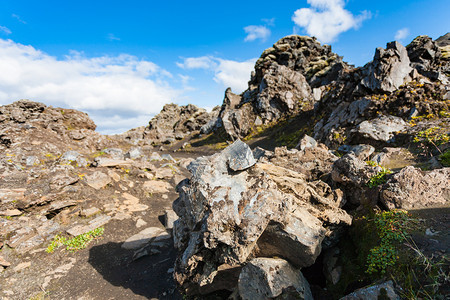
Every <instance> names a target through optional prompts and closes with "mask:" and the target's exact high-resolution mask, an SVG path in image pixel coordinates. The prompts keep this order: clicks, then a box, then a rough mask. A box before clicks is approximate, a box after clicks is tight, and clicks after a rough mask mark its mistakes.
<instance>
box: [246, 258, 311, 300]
mask: <svg viewBox="0 0 450 300" xmlns="http://www.w3.org/2000/svg"><path fill="white" fill-rule="evenodd" d="M290 287H292V288H294V289H295V292H296V295H295V296H296V297H295V298H296V299H305V300H312V299H313V297H312V294H311V290H310V287H309V284H308V282H307V281H306V279H305V277H303V274H302V273H301V272H300V270H298V269H295V268H294V267H292V266H291V265H290V264H289V263H288V262H287V261H285V260H283V259H278V258H262V257H260V258H255V259H252V260H251V261H249V262H248V263H247V265H246V266H245V267H244V268H243V269H242V271H241V273H240V275H239V295H240V296H241V297H242V299H244V300H247V299H249V300H250V299H251V300H253V299H255V300H259V299H261V300H264V299H272V298H275V297H278V296H280V295H282V294H283V292H284V290H285V289H288V288H290ZM291 295H292V294H291Z"/></svg>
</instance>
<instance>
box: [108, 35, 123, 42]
mask: <svg viewBox="0 0 450 300" xmlns="http://www.w3.org/2000/svg"><path fill="white" fill-rule="evenodd" d="M106 38H107V39H108V40H109V41H111V42H113V41H120V38H118V37H117V36H115V35H114V34H112V33H108V35H107V37H106Z"/></svg>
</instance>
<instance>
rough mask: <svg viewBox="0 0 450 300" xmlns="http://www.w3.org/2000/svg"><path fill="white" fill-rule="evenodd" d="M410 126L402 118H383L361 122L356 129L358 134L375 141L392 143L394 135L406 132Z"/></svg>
mask: <svg viewBox="0 0 450 300" xmlns="http://www.w3.org/2000/svg"><path fill="white" fill-rule="evenodd" d="M408 127H409V125H408V124H407V123H406V122H405V121H403V119H402V118H399V117H394V116H381V117H378V118H376V119H373V120H368V121H364V122H361V123H360V124H359V125H358V126H357V127H356V130H355V131H356V134H358V135H360V136H362V137H363V138H366V139H372V140H375V141H382V142H392V141H393V139H392V138H393V137H394V134H395V133H396V132H398V131H402V130H405V129H406V128H408Z"/></svg>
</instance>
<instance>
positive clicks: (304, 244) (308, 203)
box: [173, 140, 351, 294]
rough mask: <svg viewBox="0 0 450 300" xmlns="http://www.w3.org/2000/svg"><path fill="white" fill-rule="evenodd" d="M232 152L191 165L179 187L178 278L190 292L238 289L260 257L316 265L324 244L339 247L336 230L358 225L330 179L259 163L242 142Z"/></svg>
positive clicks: (176, 208)
mask: <svg viewBox="0 0 450 300" xmlns="http://www.w3.org/2000/svg"><path fill="white" fill-rule="evenodd" d="M230 149H231V150H233V151H231V150H230ZM230 149H225V150H224V151H223V152H221V153H217V154H215V155H213V156H210V157H200V158H198V159H197V160H196V161H194V162H192V163H191V164H190V165H189V166H188V169H189V170H190V172H191V173H192V176H191V178H190V179H189V180H185V181H183V182H182V183H180V184H179V185H178V187H177V189H178V192H179V193H180V197H179V198H178V199H177V200H176V201H175V202H174V204H173V208H174V211H175V212H176V213H177V215H178V216H179V217H180V218H179V219H178V220H177V221H175V223H174V230H173V232H174V240H175V245H176V247H177V248H178V249H179V251H180V254H179V256H178V259H177V261H176V267H175V273H174V276H175V279H176V281H177V282H178V284H179V285H180V286H181V288H182V289H183V290H185V292H186V293H188V294H207V293H210V292H213V291H216V290H220V289H228V290H232V289H234V288H235V287H236V285H237V278H238V277H239V274H240V271H241V268H242V266H243V265H245V264H246V263H247V262H248V261H249V260H250V259H251V258H253V257H255V256H256V257H258V256H264V257H268V256H278V257H282V258H284V259H286V260H287V261H289V263H291V264H292V265H294V266H295V267H297V268H299V267H305V266H310V265H312V264H313V263H314V262H315V260H316V258H317V256H318V255H319V254H320V251H321V248H322V245H324V246H329V245H332V244H333V243H335V242H336V232H338V231H339V229H340V228H341V227H342V226H345V225H349V224H350V223H351V217H350V216H349V215H348V214H347V213H346V212H345V211H343V210H342V209H340V208H339V206H340V205H341V200H342V195H341V194H340V193H339V192H336V191H333V190H332V189H331V188H330V187H329V186H328V185H327V184H325V183H324V182H311V183H308V182H306V180H305V179H306V177H305V175H303V174H300V173H297V172H295V171H294V170H291V169H287V168H283V167H280V166H276V165H274V164H271V163H262V162H257V163H256V164H253V162H252V159H253V157H250V156H252V153H251V152H249V149H248V146H246V145H245V144H244V143H242V142H241V141H239V140H238V141H237V142H235V144H234V145H232V146H230ZM237 150H239V151H237ZM236 160H237V161H238V162H236ZM230 162H233V164H237V165H239V166H241V167H240V168H239V169H240V170H237V169H236V170H237V171H234V170H233V169H232V168H230ZM249 162H250V163H249Z"/></svg>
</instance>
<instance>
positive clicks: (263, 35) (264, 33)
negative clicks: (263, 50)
mask: <svg viewBox="0 0 450 300" xmlns="http://www.w3.org/2000/svg"><path fill="white" fill-rule="evenodd" d="M244 31H245V32H246V33H247V36H246V37H245V39H244V41H245V42H251V41H254V40H257V39H261V40H262V41H263V42H264V41H266V40H267V38H268V37H269V36H270V34H271V32H270V29H269V28H267V27H266V26H262V25H259V26H256V25H250V26H247V27H244Z"/></svg>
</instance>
